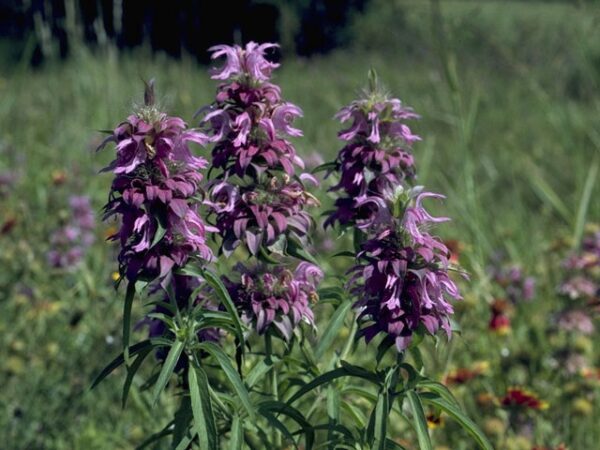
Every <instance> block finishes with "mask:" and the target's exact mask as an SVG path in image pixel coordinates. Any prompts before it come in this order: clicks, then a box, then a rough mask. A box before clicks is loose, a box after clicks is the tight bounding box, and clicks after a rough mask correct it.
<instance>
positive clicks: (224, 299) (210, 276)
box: [200, 270, 244, 349]
mask: <svg viewBox="0 0 600 450" xmlns="http://www.w3.org/2000/svg"><path fill="white" fill-rule="evenodd" d="M200 273H201V276H202V277H203V278H204V279H205V280H206V282H207V283H208V284H209V285H210V286H211V287H212V288H213V289H214V290H215V293H216V294H217V297H219V300H220V301H221V303H222V304H223V306H224V307H225V309H226V310H227V312H228V313H229V314H230V315H231V318H232V320H233V324H234V326H235V330H236V333H235V334H236V338H237V340H238V342H244V333H243V331H242V330H243V325H242V321H241V319H240V316H239V315H238V312H237V309H236V307H235V304H234V303H233V300H232V299H231V297H230V296H229V292H228V291H227V288H226V287H225V285H224V284H223V282H222V281H221V279H220V278H219V277H218V276H217V275H215V274H214V273H212V272H210V271H208V270H202V271H201V272H200ZM241 347H242V349H243V345H241Z"/></svg>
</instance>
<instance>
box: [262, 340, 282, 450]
mask: <svg viewBox="0 0 600 450" xmlns="http://www.w3.org/2000/svg"><path fill="white" fill-rule="evenodd" d="M271 339H272V338H271V333H269V332H268V331H267V333H266V334H265V362H266V363H267V364H269V365H273V364H274V362H273V358H272V357H271V356H272V355H273V343H272V340H271ZM270 381H271V383H270V385H271V386H270V390H271V393H272V395H273V400H275V401H277V400H279V391H278V384H277V371H276V370H275V367H273V368H272V369H271V380H270ZM273 444H274V445H275V448H281V435H280V434H279V431H277V430H276V429H274V430H273Z"/></svg>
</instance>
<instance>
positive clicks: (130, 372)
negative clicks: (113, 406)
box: [121, 347, 152, 408]
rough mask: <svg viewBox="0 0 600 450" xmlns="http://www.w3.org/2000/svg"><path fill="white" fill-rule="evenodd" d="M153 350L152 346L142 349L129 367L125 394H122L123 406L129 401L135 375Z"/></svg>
mask: <svg viewBox="0 0 600 450" xmlns="http://www.w3.org/2000/svg"><path fill="white" fill-rule="evenodd" d="M151 352H152V347H148V348H145V349H144V350H142V351H140V352H139V354H138V356H137V358H136V359H135V360H134V361H133V363H132V364H131V366H129V367H128V368H127V377H126V378H125V383H124V384H123V394H122V396H121V406H122V407H123V408H125V405H126V403H127V397H128V395H129V389H130V388H131V383H132V382H133V377H134V376H135V374H136V373H137V371H138V370H139V368H140V366H141V365H142V363H143V362H144V359H146V356H148V355H149V354H150V353H151Z"/></svg>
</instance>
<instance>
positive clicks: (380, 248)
mask: <svg viewBox="0 0 600 450" xmlns="http://www.w3.org/2000/svg"><path fill="white" fill-rule="evenodd" d="M427 197H439V195H437V194H431V193H428V192H421V190H420V189H419V188H414V189H412V190H410V191H407V192H406V191H404V190H403V189H401V188H400V189H398V190H397V192H396V193H395V195H394V196H392V197H391V198H388V199H386V200H387V202H388V205H389V206H388V211H401V214H398V215H394V216H392V217H390V219H389V220H388V221H387V222H386V223H383V224H381V225H380V230H379V232H378V233H377V234H376V235H375V236H374V237H372V238H371V239H368V240H366V241H365V242H364V243H362V244H361V250H360V252H359V253H358V255H357V259H358V264H357V265H356V266H354V267H353V268H352V269H351V273H353V276H352V278H351V280H350V282H351V285H352V293H353V294H355V295H356V297H357V298H358V299H359V300H358V301H357V302H356V304H355V307H357V308H358V309H359V321H360V322H361V324H362V328H361V331H360V333H361V335H362V336H364V337H365V340H366V341H367V342H369V341H370V340H371V339H373V338H374V337H375V336H376V335H378V334H379V333H383V334H384V335H387V336H389V337H390V338H392V339H393V340H394V343H395V344H396V347H397V349H398V351H402V350H404V349H405V348H406V347H407V346H408V345H409V344H410V342H411V340H412V337H413V335H414V333H415V332H417V330H419V329H422V330H424V331H426V332H427V333H429V334H432V335H433V334H435V333H436V332H437V331H438V330H439V329H440V328H442V329H443V330H444V331H445V332H446V334H447V335H448V336H450V335H451V325H450V320H449V316H450V315H451V314H452V313H453V312H454V310H453V307H452V305H451V303H450V301H449V300H450V299H454V300H458V299H460V298H461V296H460V294H459V291H458V288H457V286H456V284H455V283H454V281H452V280H451V279H450V277H449V275H448V267H449V263H448V258H449V251H448V249H447V248H446V246H445V245H444V244H443V243H442V242H441V241H440V240H439V239H438V238H436V237H434V236H432V235H431V234H429V233H428V232H427V231H426V228H427V226H428V225H429V224H430V223H433V222H439V221H442V220H446V219H443V218H435V217H432V216H431V215H430V214H429V213H428V212H427V211H426V210H425V209H424V208H423V207H422V205H421V202H422V200H423V199H424V198H427Z"/></svg>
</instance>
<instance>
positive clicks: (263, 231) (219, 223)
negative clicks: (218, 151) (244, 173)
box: [206, 174, 318, 255]
mask: <svg viewBox="0 0 600 450" xmlns="http://www.w3.org/2000/svg"><path fill="white" fill-rule="evenodd" d="M206 203H207V204H208V205H209V207H211V209H212V211H213V213H214V214H215V215H216V228H217V229H218V230H219V232H220V233H221V236H222V237H223V245H222V248H223V251H224V252H225V253H226V254H229V253H230V252H231V251H233V250H234V249H235V248H236V247H237V246H238V245H240V243H242V242H243V243H245V245H246V247H247V248H248V250H249V251H250V253H251V254H252V255H256V254H257V253H258V252H259V249H260V247H261V245H262V246H270V245H272V244H274V243H275V242H276V241H277V238H278V237H279V236H281V235H283V234H285V233H286V232H287V233H292V234H293V235H295V236H297V237H299V238H302V237H305V236H306V235H307V233H308V231H309V229H310V227H311V224H312V219H311V216H310V215H309V214H308V212H306V211H305V208H306V206H311V205H315V204H317V203H318V202H317V200H316V199H315V198H314V197H313V196H312V195H311V194H309V193H308V192H307V191H306V190H305V189H304V186H303V185H302V184H301V183H300V182H298V181H296V180H293V179H290V177H288V176H287V175H286V174H283V175H280V176H277V175H274V176H273V177H271V178H270V179H265V180H264V182H259V183H250V184H248V185H245V186H241V185H234V184H232V183H229V182H227V181H222V182H220V183H218V184H216V185H215V186H214V187H213V189H212V191H211V197H210V200H208V201H207V202H206Z"/></svg>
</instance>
